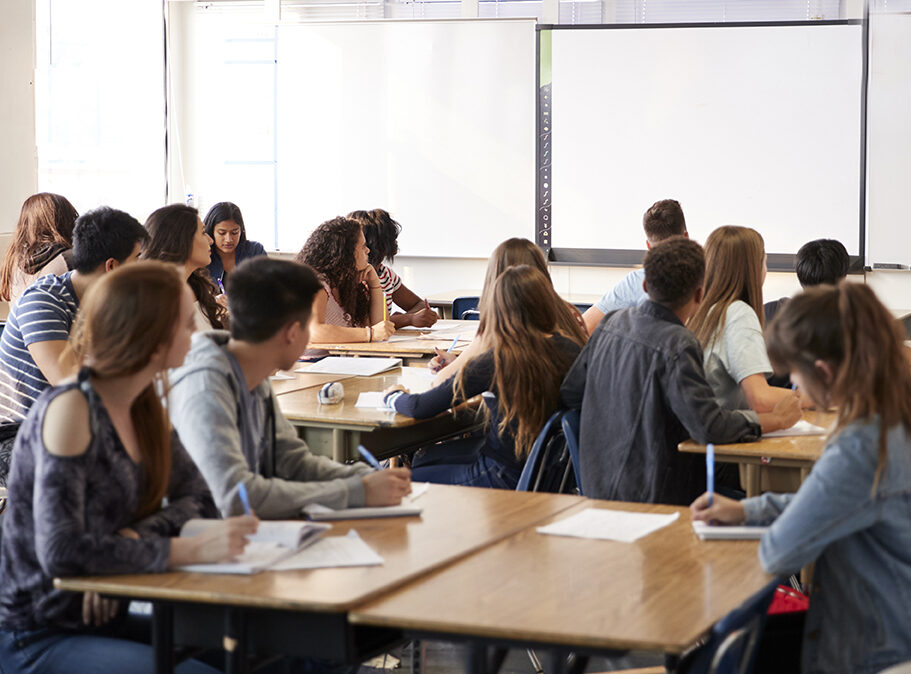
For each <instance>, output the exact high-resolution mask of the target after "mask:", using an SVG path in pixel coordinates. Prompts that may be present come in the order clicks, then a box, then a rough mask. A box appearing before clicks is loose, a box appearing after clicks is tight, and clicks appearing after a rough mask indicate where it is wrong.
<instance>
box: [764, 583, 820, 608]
mask: <svg viewBox="0 0 911 674" xmlns="http://www.w3.org/2000/svg"><path fill="white" fill-rule="evenodd" d="M808 608H810V598H809V597H808V596H807V595H805V594H804V593H803V592H798V591H797V590H795V589H793V588H791V587H788V586H787V585H779V586H778V587H777V588H775V596H774V597H772V603H771V604H770V605H769V611H768V614H769V615H778V614H781V613H799V612H801V611H806V610H807V609H808Z"/></svg>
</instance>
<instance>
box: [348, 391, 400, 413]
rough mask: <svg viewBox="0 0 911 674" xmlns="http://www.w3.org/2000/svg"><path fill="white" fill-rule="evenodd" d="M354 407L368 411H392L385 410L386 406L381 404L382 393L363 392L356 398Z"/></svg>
mask: <svg viewBox="0 0 911 674" xmlns="http://www.w3.org/2000/svg"><path fill="white" fill-rule="evenodd" d="M354 406H355V407H360V408H362V409H368V410H386V411H389V412H392V411H394V410H387V408H386V405H384V404H383V392H382V391H364V392H362V393H361V394H360V395H358V397H357V402H356V403H354Z"/></svg>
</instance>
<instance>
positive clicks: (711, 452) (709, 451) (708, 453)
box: [705, 443, 715, 508]
mask: <svg viewBox="0 0 911 674" xmlns="http://www.w3.org/2000/svg"><path fill="white" fill-rule="evenodd" d="M705 488H706V491H707V492H708V493H709V506H708V507H709V508H711V507H712V495H713V494H714V493H715V445H713V444H711V443H709V444H707V445H706V446H705Z"/></svg>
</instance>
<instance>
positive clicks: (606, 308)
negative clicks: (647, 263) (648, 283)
mask: <svg viewBox="0 0 911 674" xmlns="http://www.w3.org/2000/svg"><path fill="white" fill-rule="evenodd" d="M644 280H645V269H644V268H641V267H640V268H639V269H634V270H633V271H631V272H630V273H629V274H627V275H626V276H624V277H623V280H622V281H620V283H618V284H617V285H615V286H614V287H613V288H611V289H610V290H609V291H607V292H606V293H604V296H603V297H602V298H601V299H600V300H598V301H597V302H595V308H597V309H598V311H600V312H601V313H602V314H609V313H610V312H612V311H616V310H618V309H626V308H628V307H636V306H639V304H640V303H641V302H642V300H644V299H645V298H646V297H648V295H646V294H645V291H644V290H643V289H642V282H643V281H644Z"/></svg>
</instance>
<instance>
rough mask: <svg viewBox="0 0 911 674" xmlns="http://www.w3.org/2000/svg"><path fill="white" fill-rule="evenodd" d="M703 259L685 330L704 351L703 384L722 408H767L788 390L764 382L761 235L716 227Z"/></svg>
mask: <svg viewBox="0 0 911 674" xmlns="http://www.w3.org/2000/svg"><path fill="white" fill-rule="evenodd" d="M705 263H706V277H705V298H704V300H703V302H702V305H701V306H700V307H699V308H698V309H697V311H696V313H695V314H694V315H693V318H692V319H690V323H689V328H690V330H692V331H693V333H695V335H696V338H697V339H698V340H699V342H700V344H702V348H703V349H704V360H705V373H706V377H707V379H708V381H709V384H711V386H712V390H714V391H715V397H716V398H717V399H718V403H719V404H720V405H721V406H722V407H725V408H727V409H732V410H745V409H751V410H755V411H757V412H771V411H772V409H773V408H774V407H775V405H776V404H777V403H778V402H779V401H780V400H782V399H783V398H785V397H787V396H789V395H790V392H789V391H788V390H787V389H784V388H778V387H774V386H769V384H768V382H767V381H766V376H767V375H769V374H771V372H772V365H771V363H770V362H769V357H768V354H767V353H766V349H765V342H764V341H763V338H762V325H763V320H764V316H763V308H762V284H763V282H764V281H765V276H766V255H765V249H764V245H763V241H762V237H761V236H760V235H759V232H757V231H756V230H754V229H750V228H749V227H733V226H727V227H719V228H718V229H716V230H715V231H714V232H712V233H711V234H710V235H709V238H708V240H707V241H706V242H705Z"/></svg>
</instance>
